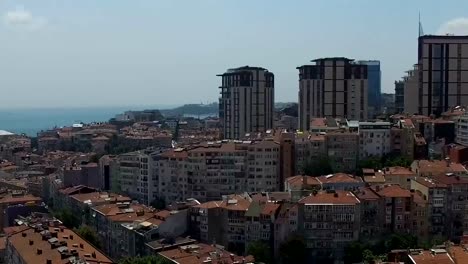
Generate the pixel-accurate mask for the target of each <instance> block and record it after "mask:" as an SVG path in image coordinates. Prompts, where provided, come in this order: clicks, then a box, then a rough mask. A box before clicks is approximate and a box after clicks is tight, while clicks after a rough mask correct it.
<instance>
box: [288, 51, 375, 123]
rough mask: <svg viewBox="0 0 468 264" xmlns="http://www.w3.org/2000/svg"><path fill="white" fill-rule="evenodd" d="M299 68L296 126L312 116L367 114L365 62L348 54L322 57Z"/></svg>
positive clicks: (359, 116) (360, 116) (355, 117)
mask: <svg viewBox="0 0 468 264" xmlns="http://www.w3.org/2000/svg"><path fill="white" fill-rule="evenodd" d="M314 62H315V65H303V66H300V67H298V68H297V69H298V70H299V130H301V131H308V130H309V128H310V124H309V122H310V120H311V118H314V117H344V118H348V119H353V120H364V119H367V116H368V66H367V65H364V64H358V63H354V62H353V60H351V59H348V58H321V59H316V60H314Z"/></svg>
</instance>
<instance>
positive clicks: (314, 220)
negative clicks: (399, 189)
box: [299, 191, 361, 263]
mask: <svg viewBox="0 0 468 264" xmlns="http://www.w3.org/2000/svg"><path fill="white" fill-rule="evenodd" d="M360 206H361V202H360V201H359V199H358V198H357V197H356V196H355V195H354V194H353V193H351V192H349V191H334V192H332V191H331V192H319V193H317V194H315V195H310V196H307V197H304V198H303V199H301V200H300V201H299V212H300V214H301V215H302V221H303V225H302V226H301V227H300V229H301V230H300V231H301V233H302V234H303V235H304V239H305V241H306V245H307V246H306V247H307V249H308V250H309V253H310V256H309V257H310V259H311V260H312V261H314V262H317V263H320V261H330V260H331V259H332V260H334V259H342V258H343V256H344V248H345V247H346V245H348V244H349V243H351V242H352V241H356V240H357V239H358V238H359V229H360Z"/></svg>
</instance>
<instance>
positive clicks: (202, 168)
mask: <svg viewBox="0 0 468 264" xmlns="http://www.w3.org/2000/svg"><path fill="white" fill-rule="evenodd" d="M279 163H280V146H279V144H278V143H276V142H274V141H269V140H263V141H254V142H250V141H244V142H243V143H242V142H237V143H235V142H219V143H212V144H208V145H205V146H200V147H196V148H194V149H191V150H189V151H188V158H187V177H188V181H187V183H188V185H189V186H188V188H189V194H190V195H189V196H190V197H193V198H196V199H198V200H200V201H210V200H217V199H220V198H221V197H222V196H223V195H228V194H231V193H239V192H244V191H250V192H255V191H257V192H258V191H277V190H279V187H280V185H281V184H282V183H281V182H280V180H281V179H280V164H279Z"/></svg>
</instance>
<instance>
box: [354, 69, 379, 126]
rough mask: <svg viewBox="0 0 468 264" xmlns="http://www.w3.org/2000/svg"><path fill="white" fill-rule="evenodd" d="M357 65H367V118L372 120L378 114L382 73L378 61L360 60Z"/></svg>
mask: <svg viewBox="0 0 468 264" xmlns="http://www.w3.org/2000/svg"><path fill="white" fill-rule="evenodd" d="M357 64H363V65H367V79H368V83H369V87H368V89H367V102H368V110H367V118H369V119H373V118H375V117H376V116H377V115H378V114H379V113H380V110H381V109H380V97H381V93H382V71H381V70H380V61H378V60H360V61H357Z"/></svg>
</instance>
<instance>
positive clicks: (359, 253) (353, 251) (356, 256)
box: [344, 241, 368, 263]
mask: <svg viewBox="0 0 468 264" xmlns="http://www.w3.org/2000/svg"><path fill="white" fill-rule="evenodd" d="M364 250H368V249H367V246H366V245H364V244H363V243H361V242H359V241H353V242H352V243H350V244H349V245H348V246H347V247H346V248H345V256H344V262H345V263H359V262H362V261H363V258H364V256H363V253H364Z"/></svg>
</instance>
